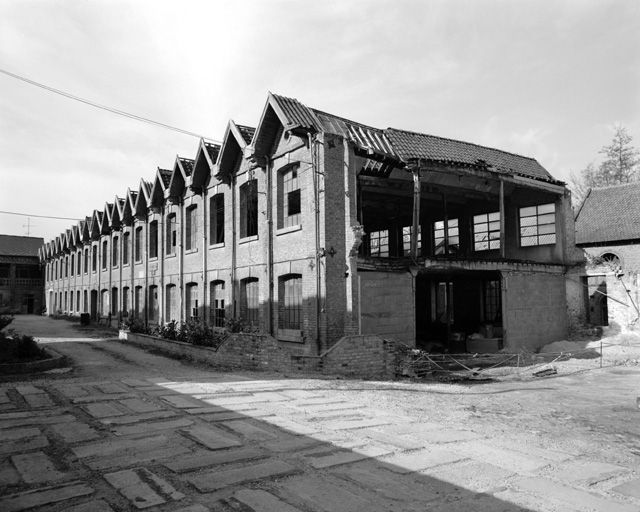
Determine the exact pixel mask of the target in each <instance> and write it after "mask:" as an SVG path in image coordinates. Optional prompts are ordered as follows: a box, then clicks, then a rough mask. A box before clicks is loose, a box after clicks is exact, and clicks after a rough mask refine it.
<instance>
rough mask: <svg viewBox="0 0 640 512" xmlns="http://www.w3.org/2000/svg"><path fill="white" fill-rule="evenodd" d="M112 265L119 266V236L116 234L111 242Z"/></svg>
mask: <svg viewBox="0 0 640 512" xmlns="http://www.w3.org/2000/svg"><path fill="white" fill-rule="evenodd" d="M111 266H113V267H117V266H118V237H117V236H114V237H113V241H112V242H111Z"/></svg>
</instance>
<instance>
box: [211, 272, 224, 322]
mask: <svg viewBox="0 0 640 512" xmlns="http://www.w3.org/2000/svg"><path fill="white" fill-rule="evenodd" d="M210 295H211V297H210V301H211V302H210V304H211V322H212V323H213V325H214V326H215V327H224V320H225V309H224V281H212V282H211V292H210Z"/></svg>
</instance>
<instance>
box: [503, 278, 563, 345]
mask: <svg viewBox="0 0 640 512" xmlns="http://www.w3.org/2000/svg"><path fill="white" fill-rule="evenodd" d="M502 291H503V312H504V318H503V326H504V329H505V330H506V333H505V338H506V339H505V347H506V348H507V349H508V350H509V351H514V352H517V351H518V350H520V349H521V348H526V349H527V350H530V351H535V350H536V349H538V348H540V347H542V346H544V345H546V344H547V343H551V342H553V341H559V340H562V339H566V337H567V334H568V320H567V309H566V308H567V300H566V281H565V276H564V275H563V274H560V273H557V274H553V273H542V272H536V273H533V272H503V281H502Z"/></svg>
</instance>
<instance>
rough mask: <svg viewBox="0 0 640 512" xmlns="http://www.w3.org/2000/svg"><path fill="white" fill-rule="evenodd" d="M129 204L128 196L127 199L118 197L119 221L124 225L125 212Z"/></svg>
mask: <svg viewBox="0 0 640 512" xmlns="http://www.w3.org/2000/svg"><path fill="white" fill-rule="evenodd" d="M127 192H128V191H127ZM127 202H128V201H127V199H126V196H125V197H118V196H116V208H117V210H118V220H119V222H120V223H122V219H123V218H124V210H125V206H126V205H127Z"/></svg>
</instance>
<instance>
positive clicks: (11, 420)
mask: <svg viewBox="0 0 640 512" xmlns="http://www.w3.org/2000/svg"><path fill="white" fill-rule="evenodd" d="M59 411H61V410H60V409H57V408H56V409H49V410H47V411H19V412H6V413H3V414H0V430H1V429H5V428H12V427H26V426H29V425H51V424H55V423H69V422H71V421H76V418H75V416H72V415H71V414H61V413H60V412H59Z"/></svg>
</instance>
